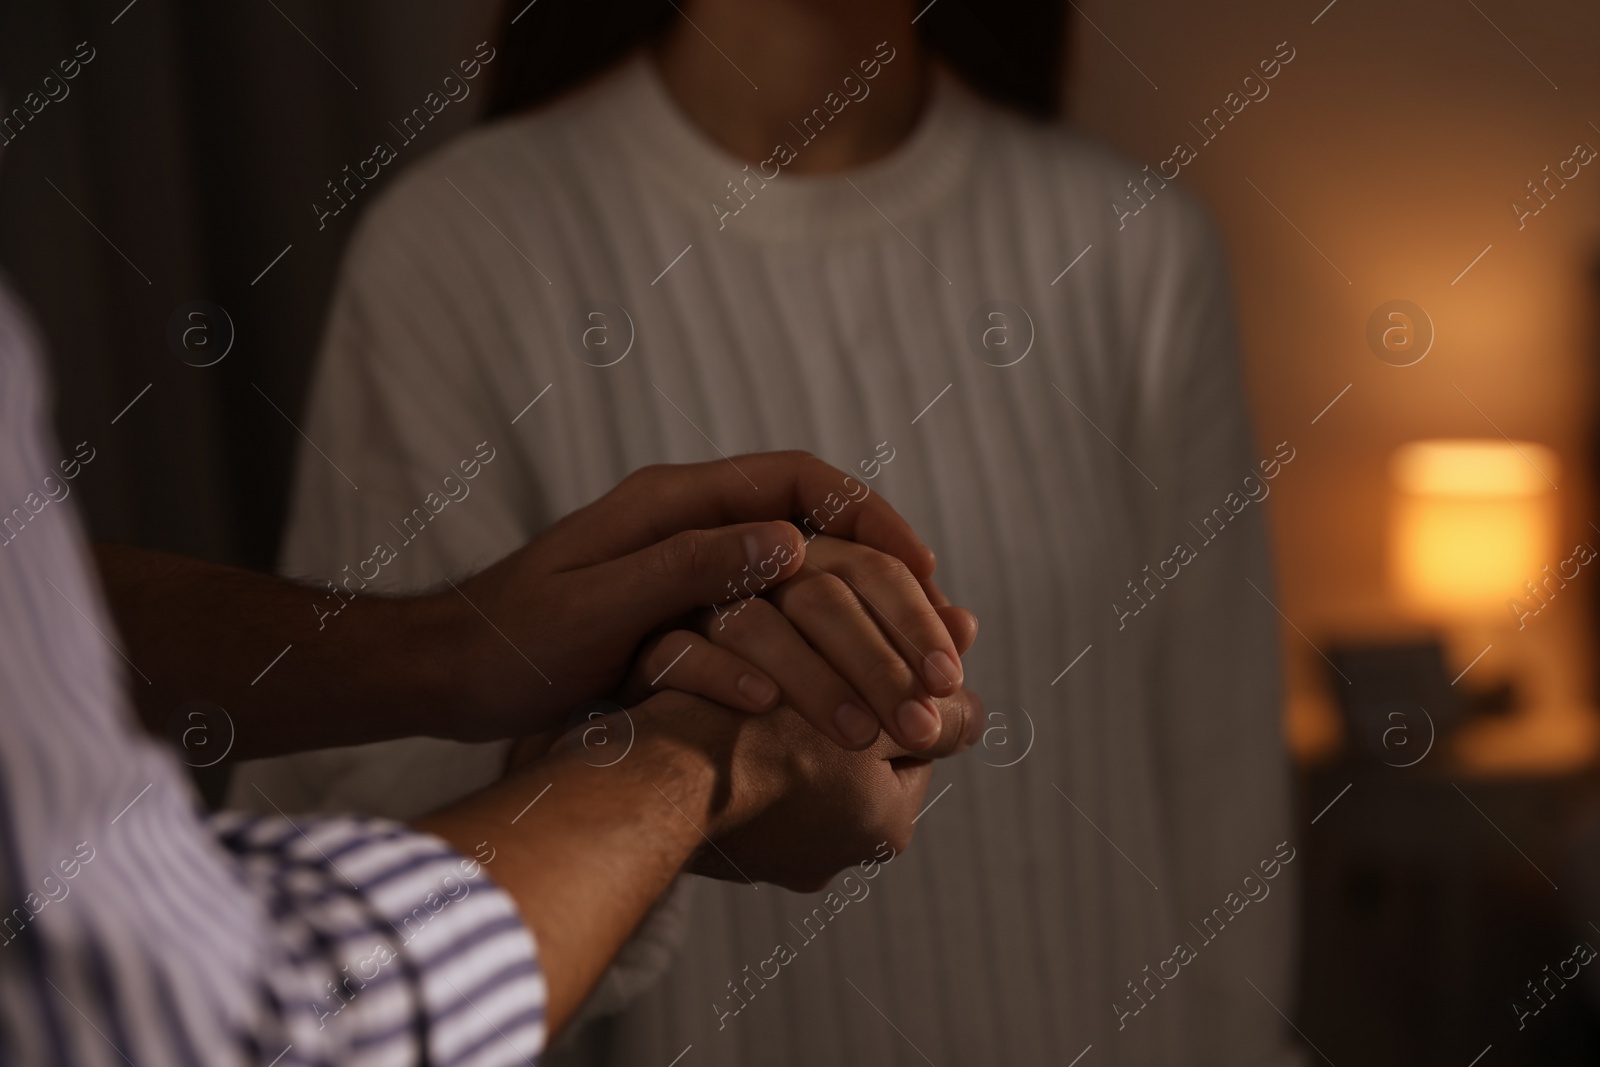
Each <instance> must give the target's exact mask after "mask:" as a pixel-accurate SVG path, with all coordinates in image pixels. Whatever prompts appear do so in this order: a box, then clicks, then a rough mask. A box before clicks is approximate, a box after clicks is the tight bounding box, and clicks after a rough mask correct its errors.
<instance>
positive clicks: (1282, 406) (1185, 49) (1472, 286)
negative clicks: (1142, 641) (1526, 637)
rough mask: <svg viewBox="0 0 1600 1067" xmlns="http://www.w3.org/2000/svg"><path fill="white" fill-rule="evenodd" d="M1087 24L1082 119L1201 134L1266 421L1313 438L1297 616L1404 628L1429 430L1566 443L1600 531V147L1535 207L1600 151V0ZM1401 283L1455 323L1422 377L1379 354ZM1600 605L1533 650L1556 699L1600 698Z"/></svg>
mask: <svg viewBox="0 0 1600 1067" xmlns="http://www.w3.org/2000/svg"><path fill="white" fill-rule="evenodd" d="M1071 17H1072V18H1073V19H1074V21H1075V23H1076V25H1075V29H1076V31H1077V32H1076V40H1075V44H1074V52H1073V61H1072V63H1071V64H1070V68H1069V69H1070V70H1071V71H1072V84H1071V88H1070V93H1069V101H1070V106H1071V109H1072V114H1073V117H1074V120H1075V121H1076V122H1077V123H1078V124H1079V125H1080V126H1082V127H1084V128H1085V129H1087V130H1090V131H1092V132H1094V133H1096V134H1098V135H1100V136H1102V137H1104V138H1106V139H1107V140H1109V141H1111V142H1112V143H1113V144H1115V145H1116V146H1118V147H1119V148H1120V149H1122V150H1123V151H1125V152H1127V153H1129V154H1131V155H1133V156H1134V157H1135V158H1137V159H1138V160H1139V161H1140V162H1141V163H1143V162H1150V163H1157V162H1159V161H1161V160H1164V159H1166V158H1167V157H1169V156H1170V155H1171V154H1172V151H1173V147H1174V144H1175V143H1176V142H1179V141H1188V142H1191V143H1192V144H1194V145H1195V146H1196V148H1197V149H1198V155H1197V158H1196V159H1195V160H1194V161H1193V162H1192V163H1190V164H1189V165H1187V166H1185V167H1183V169H1182V177H1181V179H1180V180H1181V181H1182V182H1183V183H1185V184H1186V185H1187V186H1188V187H1189V188H1190V189H1191V190H1193V191H1194V192H1196V193H1198V194H1199V195H1200V196H1201V197H1202V198H1203V199H1204V200H1205V201H1206V202H1207V203H1208V204H1209V206H1210V207H1211V209H1212V211H1213V212H1214V214H1215V216H1216V218H1217V220H1218V222H1219V224H1220V226H1221V229H1222V231H1223V234H1224V237H1225V239H1226V241H1227V243H1228V245H1229V249H1230V253H1231V260H1232V263H1233V269H1234V282H1235V287H1236V291H1237V298H1238V303H1239V307H1240V311H1241V316H1242V332H1243V338H1244V344H1245V351H1246V359H1247V363H1248V374H1249V380H1250V386H1251V391H1252V395H1253V401H1254V406H1255V410H1256V415H1257V421H1258V432H1259V437H1260V439H1261V440H1262V441H1264V442H1268V443H1271V442H1277V441H1281V440H1288V441H1290V442H1292V443H1293V444H1294V445H1295V447H1296V448H1297V450H1298V453H1299V455H1298V458H1297V460H1296V462H1295V465H1294V467H1293V468H1291V470H1290V471H1289V472H1287V476H1285V477H1282V478H1280V479H1279V480H1278V481H1277V482H1276V483H1275V496H1276V503H1277V510H1276V512H1275V513H1274V522H1275V525H1276V529H1277V551H1278V557H1279V564H1280V575H1281V583H1282V586H1281V594H1280V597H1279V604H1280V606H1281V607H1282V608H1283V610H1284V612H1285V613H1286V614H1287V615H1288V616H1289V617H1290V618H1291V619H1292V620H1293V621H1294V623H1295V625H1297V626H1298V627H1300V628H1301V629H1303V630H1304V631H1306V633H1307V634H1308V635H1310V636H1311V637H1312V638H1313V639H1314V640H1317V641H1319V642H1321V641H1325V640H1328V639H1331V638H1333V637H1337V636H1347V635H1353V634H1360V633H1371V632H1380V631H1383V630H1386V629H1390V628H1393V627H1394V626H1396V625H1398V624H1399V620H1398V619H1397V618H1396V614H1395V612H1394V610H1393V609H1392V607H1391V605H1390V603H1389V600H1388V598H1387V596H1386V595H1385V591H1384V586H1383V530H1384V506H1383V505H1384V501H1385V494H1386V490H1387V482H1386V470H1385V464H1386V462H1387V460H1388V457H1389V454H1390V453H1391V452H1392V451H1393V449H1394V448H1395V447H1396V446H1397V445H1399V444H1400V443H1402V442H1404V441H1407V440H1411V439H1414V438H1419V437H1431V436H1444V435H1449V436H1456V435H1460V436H1489V437H1498V436H1499V435H1498V433H1497V429H1496V428H1498V430H1499V431H1504V433H1506V434H1507V435H1509V436H1511V437H1513V438H1527V439H1532V440H1535V441H1540V442H1543V443H1546V444H1548V445H1550V446H1552V447H1553V448H1555V449H1556V450H1557V452H1558V453H1559V454H1560V456H1561V459H1562V471H1561V473H1560V474H1559V475H1558V476H1556V478H1555V479H1554V480H1555V481H1556V482H1557V484H1558V486H1559V488H1560V495H1561V497H1562V501H1563V506H1564V511H1565V515H1566V526H1567V528H1568V538H1567V540H1566V542H1565V543H1566V544H1568V545H1570V544H1572V543H1573V541H1574V540H1576V539H1578V538H1579V537H1581V536H1583V535H1584V534H1585V533H1586V534H1587V535H1588V536H1589V537H1590V538H1591V539H1593V538H1594V537H1595V536H1596V535H1595V531H1594V530H1592V529H1590V528H1589V527H1588V526H1587V519H1588V516H1589V506H1588V496H1589V491H1588V488H1587V485H1588V479H1589V471H1588V468H1589V463H1588V449H1589V435H1590V418H1591V409H1592V407H1593V403H1592V399H1593V396H1594V383H1593V373H1592V370H1591V365H1592V361H1593V357H1594V355H1595V352H1596V344H1595V341H1594V333H1595V314H1594V308H1595V304H1596V296H1597V295H1600V287H1597V285H1596V271H1595V267H1596V264H1597V259H1600V257H1597V253H1600V163H1595V164H1590V165H1588V166H1585V167H1582V168H1581V170H1580V173H1579V176H1578V177H1577V178H1576V179H1573V180H1572V181H1570V182H1569V183H1568V184H1567V186H1566V188H1564V189H1559V190H1558V191H1557V193H1556V195H1555V196H1554V197H1552V198H1551V199H1550V202H1549V205H1548V207H1546V208H1544V209H1543V210H1542V211H1541V212H1540V213H1539V214H1538V215H1537V216H1535V217H1533V218H1529V219H1526V220H1525V226H1524V228H1522V229H1520V230H1519V227H1518V219H1517V217H1516V215H1515V213H1514V212H1513V211H1512V210H1511V208H1510V202H1511V201H1512V200H1513V199H1514V198H1517V197H1519V196H1520V197H1522V198H1523V199H1525V200H1529V202H1530V203H1532V201H1531V199H1530V198H1528V197H1527V191H1526V187H1525V186H1526V183H1527V182H1528V181H1530V180H1533V179H1536V178H1542V177H1543V174H1542V170H1543V168H1544V167H1545V165H1546V164H1549V165H1551V166H1552V168H1554V167H1555V165H1556V164H1557V163H1559V162H1560V161H1563V160H1566V159H1567V158H1568V157H1570V156H1571V155H1572V153H1573V148H1574V146H1575V145H1576V144H1577V143H1579V142H1587V143H1589V144H1591V145H1594V146H1596V147H1600V128H1597V126H1596V125H1595V123H1597V122H1600V62H1597V61H1596V44H1597V42H1600V5H1597V4H1595V3H1594V2H1593V0H1533V2H1527V3H1511V2H1508V0H1418V2H1414V3H1406V4H1394V3H1388V2H1383V0H1336V2H1334V3H1332V4H1329V3H1328V0H1294V2H1293V3H1288V4H1284V3H1269V2H1267V0H1236V2H1233V3H1209V4H1161V5H1127V4H1118V3H1111V2H1108V0H1080V2H1078V4H1077V8H1076V10H1075V11H1074V13H1073V15H1072V16H1071ZM1491 20H1492V21H1491ZM1280 42H1288V46H1289V47H1290V48H1292V49H1293V52H1294V59H1293V60H1292V61H1291V62H1290V63H1288V64H1287V65H1285V66H1284V67H1283V68H1282V69H1281V71H1280V72H1279V73H1278V75H1277V77H1275V78H1274V79H1273V80H1272V81H1271V82H1270V83H1268V84H1269V85H1270V95H1268V96H1266V97H1265V98H1264V99H1261V100H1259V101H1256V102H1252V103H1249V104H1248V105H1246V106H1245V107H1244V108H1243V110H1241V111H1240V112H1239V114H1238V115H1237V116H1235V117H1234V118H1233V120H1232V121H1231V122H1230V123H1229V124H1228V125H1227V126H1226V128H1225V129H1224V130H1223V131H1222V132H1221V134H1220V135H1219V136H1217V137H1216V138H1215V140H1214V141H1211V142H1210V143H1206V142H1204V140H1203V138H1202V137H1201V136H1200V135H1199V134H1198V133H1197V132H1196V131H1195V129H1194V128H1192V127H1191V126H1190V123H1191V122H1193V123H1195V124H1196V125H1199V124H1200V123H1201V121H1202V119H1203V117H1204V116H1206V115H1207V114H1209V113H1210V112H1211V109H1212V108H1214V107H1218V106H1222V105H1223V102H1224V98H1225V97H1226V96H1227V94H1228V93H1229V92H1230V91H1235V90H1239V89H1240V86H1241V82H1242V79H1243V78H1244V76H1245V75H1246V74H1249V73H1251V72H1252V71H1253V70H1254V69H1255V67H1256V64H1257V63H1258V61H1260V60H1262V59H1267V58H1270V57H1271V56H1272V54H1273V53H1274V51H1275V49H1276V47H1277V46H1278V45H1279V43H1280ZM1256 91H1257V93H1258V95H1259V90H1256ZM1241 95H1242V94H1241ZM1236 106H1237V105H1236ZM1169 172H1170V171H1169ZM1569 173H1570V171H1569ZM1269 200H1270V202H1269ZM1107 210H1108V211H1109V210H1110V209H1109V208H1108V209H1107ZM1485 248H1488V251H1487V252H1484V250H1485ZM1480 253H1483V254H1482V258H1481V259H1477V257H1478V256H1479V255H1480ZM1475 259H1477V262H1476V264H1475V265H1473V266H1472V267H1471V269H1470V270H1467V271H1466V273H1465V275H1464V276H1463V275H1462V272H1463V270H1466V268H1467V267H1468V265H1469V264H1473V262H1474V260H1475ZM1392 299H1408V300H1411V301H1414V302H1416V303H1417V304H1419V305H1421V306H1422V307H1423V308H1424V309H1425V310H1426V311H1427V312H1428V314H1429V316H1430V317H1431V318H1432V321H1433V323H1434V326H1435V328H1436V339H1435V341H1434V345H1433V348H1432V350H1431V351H1430V352H1429V354H1428V355H1427V356H1426V357H1425V358H1424V359H1423V360H1422V361H1421V362H1420V363H1417V364H1416V365H1414V366H1410V367H1404V368H1400V367H1394V366H1390V365H1387V364H1385V363H1384V362H1381V361H1380V360H1379V359H1377V358H1376V357H1375V356H1374V354H1373V352H1372V351H1371V350H1370V349H1369V348H1368V346H1367V342H1366V337H1365V334H1366V325H1367V320H1368V317H1369V315H1371V313H1372V312H1373V310H1374V309H1375V308H1377V307H1378V305H1380V304H1382V303H1384V302H1385V301H1388V300H1392ZM1347 385H1348V386H1350V389H1349V392H1347V393H1345V394H1344V396H1343V397H1342V399H1340V400H1339V402H1338V403H1337V404H1335V405H1334V407H1333V408H1332V409H1330V410H1328V411H1327V413H1326V414H1324V415H1322V416H1321V418H1320V419H1317V421H1316V423H1315V425H1313V424H1312V420H1313V419H1314V418H1317V416H1318V414H1319V413H1320V412H1322V411H1323V409H1324V407H1325V406H1326V405H1327V404H1328V403H1329V402H1330V401H1332V400H1333V399H1334V398H1335V397H1336V396H1338V395H1339V394H1340V391H1341V390H1343V389H1344V388H1345V387H1346V386H1347ZM1480 409H1481V410H1480ZM1491 422H1492V425H1491ZM1558 558H1559V557H1558ZM1552 562H1555V560H1554V559H1552ZM1529 577H1530V578H1533V577H1535V576H1534V575H1529ZM1588 581H1589V582H1590V583H1593V582H1594V581H1595V579H1594V578H1593V577H1589V578H1588ZM1588 595H1589V594H1588V593H1587V592H1575V593H1574V594H1573V595H1572V596H1570V597H1569V598H1568V599H1567V600H1566V602H1564V603H1560V602H1558V603H1555V604H1553V605H1552V607H1553V609H1559V610H1556V611H1555V615H1556V617H1555V618H1554V619H1552V620H1549V624H1548V625H1546V620H1541V628H1542V632H1541V634H1540V635H1539V638H1538V641H1537V642H1536V643H1535V642H1523V643H1522V644H1523V645H1525V646H1527V647H1525V648H1517V649H1514V650H1509V651H1513V652H1515V654H1516V655H1525V656H1531V657H1533V658H1534V659H1537V660H1538V661H1539V662H1541V663H1542V664H1543V665H1544V666H1545V667H1546V668H1547V670H1546V671H1545V672H1544V674H1543V677H1544V681H1542V682H1540V683H1539V684H1542V685H1546V686H1548V687H1550V688H1551V689H1553V690H1556V691H1557V692H1553V693H1550V694H1547V695H1548V696H1549V697H1550V698H1551V699H1578V698H1581V697H1582V696H1584V695H1585V694H1586V693H1587V689H1588V681H1587V678H1586V677H1585V676H1584V671H1583V669H1582V666H1581V665H1582V664H1584V663H1587V662H1588V661H1590V660H1592V658H1593V657H1592V655H1590V654H1589V653H1588V651H1587V648H1588V647H1590V646H1587V645H1586V643H1585V642H1586V637H1585V635H1584V633H1583V629H1582V623H1583V616H1584V614H1585V613H1584V612H1583V611H1582V610H1581V608H1582V607H1583V597H1585V596H1588ZM1508 617H1509V613H1508ZM1286 643H1287V646H1288V650H1289V653H1290V658H1291V663H1292V664H1293V665H1294V668H1295V669H1294V671H1293V677H1295V678H1296V679H1297V683H1298V684H1297V688H1299V689H1301V690H1305V689H1307V688H1308V687H1311V686H1313V685H1314V683H1315V682H1316V681H1317V680H1318V679H1319V677H1320V674H1321V672H1322V671H1323V670H1324V669H1325V668H1324V667H1323V665H1322V663H1321V662H1320V660H1319V659H1318V657H1317V655H1316V653H1315V651H1314V650H1312V649H1310V648H1309V647H1308V646H1307V645H1306V644H1305V642H1304V641H1303V640H1302V639H1300V638H1299V637H1297V636H1296V635H1295V634H1294V633H1293V631H1290V630H1286ZM1535 644H1537V647H1534V645H1535ZM1479 647H1481V643H1480V646H1479ZM1502 651H1507V650H1502ZM1496 658H1497V656H1496V654H1495V653H1491V654H1490V655H1489V656H1486V657H1485V659H1484V662H1483V664H1482V665H1481V666H1480V667H1475V668H1474V671H1475V672H1477V671H1479V670H1480V669H1481V670H1483V671H1486V672H1492V671H1493V669H1494V661H1495V659H1496ZM1463 665H1464V664H1463ZM1552 671H1553V672H1554V676H1551V674H1550V672H1552Z"/></svg>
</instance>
